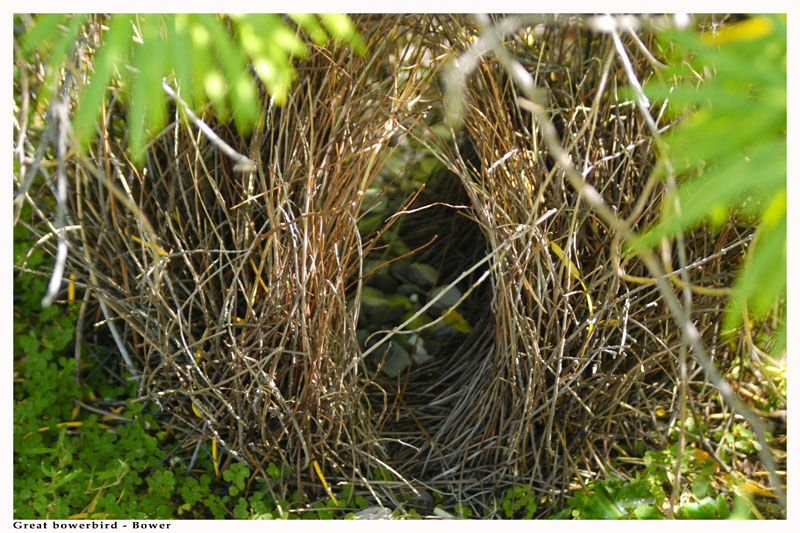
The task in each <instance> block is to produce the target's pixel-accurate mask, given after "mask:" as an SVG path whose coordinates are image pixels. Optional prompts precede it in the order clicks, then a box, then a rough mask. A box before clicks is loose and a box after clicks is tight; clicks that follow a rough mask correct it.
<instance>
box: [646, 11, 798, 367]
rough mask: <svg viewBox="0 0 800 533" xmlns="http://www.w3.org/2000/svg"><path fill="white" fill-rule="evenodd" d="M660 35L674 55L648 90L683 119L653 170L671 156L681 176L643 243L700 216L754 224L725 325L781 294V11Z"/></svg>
mask: <svg viewBox="0 0 800 533" xmlns="http://www.w3.org/2000/svg"><path fill="white" fill-rule="evenodd" d="M663 38H664V39H665V40H667V41H671V42H673V43H675V47H676V51H677V56H676V57H675V58H674V59H673V61H672V62H671V64H672V67H671V68H670V69H668V71H667V72H666V73H665V74H666V76H665V77H664V78H663V81H662V82H659V83H654V84H650V85H648V86H647V87H646V90H647V92H648V94H649V96H651V97H653V98H669V100H670V103H671V105H672V109H673V111H675V112H676V113H678V114H679V115H681V116H684V118H683V120H681V122H680V123H679V125H678V127H676V128H675V129H674V130H673V131H672V132H670V133H669V134H668V135H665V137H664V152H663V153H662V158H661V160H660V164H661V167H660V168H658V169H657V170H656V171H657V172H664V166H663V165H664V162H665V161H667V160H669V161H670V162H671V164H672V166H673V171H674V172H675V174H676V176H678V177H679V178H683V179H682V181H681V182H680V185H679V186H678V188H677V189H676V190H675V191H674V192H673V194H672V195H670V196H668V197H667V198H666V199H665V201H664V212H663V214H662V217H661V220H660V221H659V222H658V223H657V224H656V225H655V226H654V227H653V228H652V229H650V230H649V231H647V232H645V233H644V235H642V236H641V243H642V244H644V245H646V246H654V245H656V244H657V243H658V242H659V241H660V240H661V239H662V238H665V237H666V238H670V237H674V236H675V235H677V234H678V233H680V232H683V231H686V230H689V229H691V228H693V227H696V226H698V225H699V224H701V223H703V222H710V223H711V224H712V225H715V226H719V225H721V224H722V223H724V222H725V221H726V220H727V219H728V216H730V215H733V216H736V217H740V218H741V219H744V220H750V221H753V222H755V223H756V224H757V227H756V231H755V236H754V240H753V242H752V244H751V245H750V248H749V250H748V253H747V257H746V258H745V260H744V264H743V266H742V268H741V270H740V272H739V274H738V277H737V279H736V281H735V283H734V286H733V288H732V293H731V296H730V298H729V299H728V302H727V306H726V313H725V319H724V323H723V328H724V329H725V330H729V329H733V328H736V327H738V326H739V325H740V324H741V323H742V317H743V315H744V312H745V310H747V312H749V313H751V314H752V315H755V316H766V315H767V314H768V313H769V312H770V311H771V310H772V309H774V307H775V305H776V303H778V302H779V301H781V300H782V299H785V297H786V275H787V270H786V268H787V267H786V260H787V250H786V18H785V16H773V15H764V16H757V17H753V18H748V19H745V20H744V21H741V22H738V23H735V24H731V25H729V26H725V27H723V28H721V29H719V30H718V31H717V32H716V33H702V34H699V33H697V32H693V31H686V32H678V31H667V32H665V34H664V35H663ZM698 79H699V80H700V81H699V83H698ZM674 80H677V81H678V83H677V86H675V84H674V83H670V81H674ZM676 199H677V201H678V204H679V205H680V212H678V210H676V209H675V204H676V202H675V200H676ZM785 318H786V317H785V311H784V314H783V321H782V322H783V324H784V325H783V327H782V328H783V331H782V332H781V333H780V334H779V335H778V339H777V343H776V345H775V346H774V348H773V353H775V352H779V351H781V350H782V349H783V348H784V346H785V323H786V319H785Z"/></svg>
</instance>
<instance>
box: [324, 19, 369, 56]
mask: <svg viewBox="0 0 800 533" xmlns="http://www.w3.org/2000/svg"><path fill="white" fill-rule="evenodd" d="M319 18H320V19H322V22H323V24H325V27H326V28H328V31H329V32H330V34H331V35H333V38H334V39H338V40H341V41H344V42H346V43H348V44H349V45H350V46H352V47H353V50H355V51H356V52H358V53H359V54H363V53H365V52H366V50H367V48H366V46H365V45H364V41H362V40H361V36H360V35H358V32H357V31H356V28H355V26H353V23H352V22H351V21H350V17H348V16H347V15H344V14H341V13H322V14H320V16H319Z"/></svg>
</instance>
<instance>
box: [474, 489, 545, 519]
mask: <svg viewBox="0 0 800 533" xmlns="http://www.w3.org/2000/svg"><path fill="white" fill-rule="evenodd" d="M500 507H502V509H503V513H504V517H505V518H524V519H530V518H533V513H535V512H536V494H535V492H534V490H533V489H532V488H531V487H529V486H528V485H517V486H515V487H513V488H510V489H506V491H505V492H504V493H503V499H502V500H500ZM465 518H467V517H465Z"/></svg>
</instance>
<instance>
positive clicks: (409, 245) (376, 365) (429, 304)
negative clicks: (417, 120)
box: [358, 147, 494, 481]
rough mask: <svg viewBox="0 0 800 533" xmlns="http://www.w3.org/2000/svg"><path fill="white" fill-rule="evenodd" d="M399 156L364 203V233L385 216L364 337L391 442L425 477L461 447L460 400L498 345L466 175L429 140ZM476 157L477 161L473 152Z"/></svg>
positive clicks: (369, 278)
mask: <svg viewBox="0 0 800 533" xmlns="http://www.w3.org/2000/svg"><path fill="white" fill-rule="evenodd" d="M467 151H468V152H469V151H471V147H469V148H468V150H467ZM409 152H411V153H409ZM393 157H394V159H395V161H390V162H389V163H388V164H387V167H388V172H384V173H382V175H381V177H382V178H383V179H384V181H386V182H387V183H386V184H385V185H383V188H382V190H381V191H380V198H382V201H381V202H376V203H375V204H373V205H370V204H369V203H367V204H365V211H364V213H363V216H362V220H364V221H366V223H365V224H362V228H363V230H362V233H364V234H363V235H362V238H364V239H365V240H369V239H370V236H371V235H372V236H375V235H376V233H370V231H371V230H373V226H374V225H375V223H376V222H377V221H378V220H380V219H383V221H384V223H385V225H383V224H378V226H379V227H378V229H377V230H375V231H376V232H377V235H379V237H378V238H377V241H376V242H375V246H374V248H373V249H372V250H371V251H370V252H369V253H368V254H367V255H366V257H365V263H364V264H365V267H364V272H365V276H364V277H363V278H362V279H363V285H364V286H363V288H362V294H361V306H360V310H359V311H360V316H359V322H358V327H359V329H358V337H359V341H360V342H359V344H360V347H361V349H362V353H367V355H366V357H365V361H364V365H365V376H366V380H367V381H368V382H370V383H371V384H373V385H374V387H373V388H372V392H373V394H372V402H374V404H377V405H382V409H381V410H380V415H379V420H378V423H377V431H378V434H379V437H380V438H381V439H386V442H387V445H386V450H385V451H386V453H387V455H388V456H389V457H391V463H392V464H393V465H398V468H400V466H399V465H402V470H403V474H404V475H411V476H415V477H417V476H418V477H419V478H421V479H422V480H426V481H427V480H431V479H432V478H435V475H436V474H437V473H440V472H442V471H444V470H446V469H447V467H448V466H450V465H451V463H453V464H455V463H454V461H457V460H458V459H459V458H460V457H456V455H452V456H451V454H455V452H456V450H460V451H463V448H462V446H461V444H463V441H461V440H459V441H458V443H457V445H451V442H452V441H451V440H450V439H452V438H454V435H453V434H451V433H450V432H449V429H454V428H455V427H456V426H459V424H458V416H457V415H456V416H454V415H453V413H454V408H455V406H457V405H458V404H459V402H460V401H462V400H463V399H464V397H466V396H468V395H469V394H470V393H471V387H474V386H475V383H473V382H472V380H471V379H470V377H471V376H475V375H479V374H481V372H480V371H479V368H480V367H482V366H484V365H485V364H486V362H487V359H488V358H489V357H490V355H491V351H492V345H493V343H492V340H493V337H494V321H493V314H492V312H491V305H492V297H493V292H492V288H491V278H490V277H489V276H488V269H489V262H488V261H485V260H484V259H485V258H486V256H487V253H488V249H487V245H486V241H485V239H484V235H483V232H482V230H481V227H480V225H479V224H478V223H477V221H476V220H475V217H474V213H473V208H472V206H471V202H470V198H469V196H468V194H467V192H466V190H465V188H464V183H463V182H462V180H461V179H460V178H459V176H457V175H456V174H455V173H453V172H451V171H449V170H447V169H445V168H443V167H442V166H440V165H436V166H435V167H434V168H433V170H432V171H428V169H429V168H430V167H431V166H432V165H431V164H427V165H426V164H425V163H426V162H427V163H430V162H431V160H433V161H435V158H434V156H433V155H431V154H430V153H428V152H426V151H424V149H423V150H416V151H414V150H402V151H399V152H398V153H396V155H395V156H393ZM468 159H473V161H472V162H471V163H473V164H475V163H477V162H476V161H474V153H471V158H468ZM412 161H416V162H417V164H410V163H411V162H412ZM404 162H405V163H409V164H403V163H404ZM377 185H378V186H380V185H381V179H380V178H379V180H378V183H377ZM376 192H377V190H376ZM381 209H382V211H381ZM375 211H378V212H377V213H376V212H375ZM476 266H477V268H475V267H476ZM404 324H405V325H404ZM379 343H380V344H379ZM462 422H466V420H462ZM451 426H452V427H451ZM474 429H475V428H472V430H474ZM461 437H463V435H462V436H461Z"/></svg>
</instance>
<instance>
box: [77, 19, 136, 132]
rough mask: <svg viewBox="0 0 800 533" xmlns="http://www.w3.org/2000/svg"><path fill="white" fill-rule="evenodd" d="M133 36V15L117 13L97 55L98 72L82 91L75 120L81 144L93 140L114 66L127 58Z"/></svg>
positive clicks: (95, 68)
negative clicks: (131, 17) (94, 129)
mask: <svg viewBox="0 0 800 533" xmlns="http://www.w3.org/2000/svg"><path fill="white" fill-rule="evenodd" d="M130 35H131V24H130V17H129V16H128V15H124V14H116V15H113V16H112V17H111V22H110V24H109V29H108V32H106V34H105V36H104V39H103V45H102V46H101V47H100V49H99V51H98V52H97V57H96V58H95V62H94V73H93V74H92V77H91V79H90V80H89V83H88V84H87V85H86V86H85V87H84V88H83V90H82V91H81V94H80V96H79V99H78V108H77V110H76V111H75V118H74V119H73V121H72V124H73V127H74V128H75V133H76V134H77V135H78V138H79V140H80V144H81V147H85V146H86V144H87V143H88V142H89V138H90V136H91V133H92V131H93V128H94V125H95V123H96V122H97V117H98V116H99V115H100V110H101V108H102V103H103V98H104V97H105V94H106V89H107V87H108V83H109V81H110V80H111V76H112V74H113V73H114V69H115V68H117V67H118V66H121V63H122V62H123V61H125V60H126V59H127V56H128V49H129V46H130Z"/></svg>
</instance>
